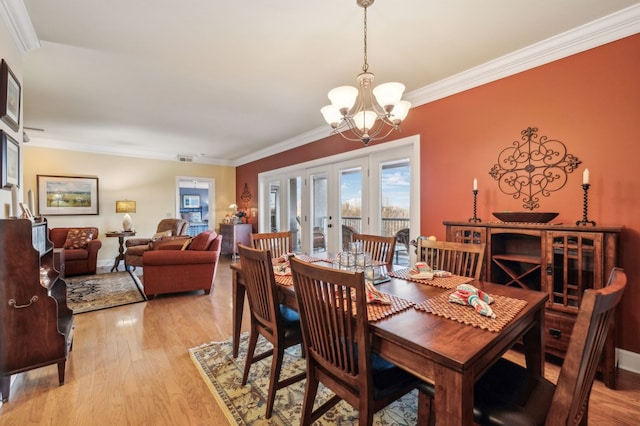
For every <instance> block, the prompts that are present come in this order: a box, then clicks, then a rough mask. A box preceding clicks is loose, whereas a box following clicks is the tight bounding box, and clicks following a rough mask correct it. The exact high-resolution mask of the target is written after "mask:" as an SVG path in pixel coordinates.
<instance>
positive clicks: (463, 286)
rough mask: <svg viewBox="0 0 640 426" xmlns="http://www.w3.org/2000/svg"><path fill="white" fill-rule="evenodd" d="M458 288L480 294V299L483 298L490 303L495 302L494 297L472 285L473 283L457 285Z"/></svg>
mask: <svg viewBox="0 0 640 426" xmlns="http://www.w3.org/2000/svg"><path fill="white" fill-rule="evenodd" d="M456 289H457V290H466V291H470V292H471V293H473V294H476V295H478V297H479V298H480V300H482V301H483V302H485V303H489V304H491V303H493V297H491V296H489V295H488V294H487V293H485V292H484V291H482V290H480V289H478V288H476V287H474V286H472V285H471V284H460V285H459V286H458V287H456Z"/></svg>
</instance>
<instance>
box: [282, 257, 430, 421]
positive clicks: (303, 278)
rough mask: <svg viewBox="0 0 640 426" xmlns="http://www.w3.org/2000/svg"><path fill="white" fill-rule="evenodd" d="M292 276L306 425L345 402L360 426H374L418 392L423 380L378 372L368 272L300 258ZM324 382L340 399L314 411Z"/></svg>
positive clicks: (399, 372)
mask: <svg viewBox="0 0 640 426" xmlns="http://www.w3.org/2000/svg"><path fill="white" fill-rule="evenodd" d="M291 272H292V276H293V285H294V288H295V293H296V298H297V300H298V309H299V313H300V323H301V327H302V335H303V340H304V347H305V350H306V354H307V384H306V388H305V396H304V402H303V406H302V419H301V424H302V425H310V424H311V423H313V422H314V421H316V420H317V419H318V418H320V417H321V416H322V415H323V414H324V413H325V412H326V411H327V410H329V409H330V408H331V407H332V406H334V405H335V404H336V403H337V402H339V401H340V400H344V401H346V402H347V403H348V404H350V405H351V406H353V407H355V408H357V409H358V410H359V412H360V415H359V424H360V425H370V424H371V423H372V420H373V413H375V412H376V411H378V410H379V409H381V408H383V407H385V406H386V405H388V404H389V403H391V402H393V401H395V400H396V399H398V398H399V397H401V396H402V395H404V394H406V393H408V392H410V391H411V390H412V389H414V388H416V386H417V384H418V383H419V380H418V379H416V378H415V377H413V376H411V375H410V374H408V373H406V372H404V371H402V370H400V369H399V368H398V367H396V366H394V365H393V364H391V363H388V362H386V361H381V362H383V363H386V365H387V366H388V368H385V369H384V370H376V368H374V365H373V361H372V359H373V357H374V356H376V355H372V354H371V347H370V336H369V322H368V316H367V302H366V293H365V283H364V273H363V272H352V271H345V270H339V269H332V268H329V267H324V266H319V265H317V264H313V263H307V262H303V261H301V260H299V259H297V258H292V259H291ZM380 360H382V358H380ZM320 382H321V383H323V384H324V385H325V386H327V387H328V388H329V389H331V391H333V392H334V394H335V396H334V397H332V398H330V399H329V400H328V401H327V402H325V403H324V404H322V405H321V406H320V407H318V408H317V409H316V410H315V411H314V410H313V406H314V401H315V397H316V393H317V390H318V385H319V383H320ZM380 389H384V392H380Z"/></svg>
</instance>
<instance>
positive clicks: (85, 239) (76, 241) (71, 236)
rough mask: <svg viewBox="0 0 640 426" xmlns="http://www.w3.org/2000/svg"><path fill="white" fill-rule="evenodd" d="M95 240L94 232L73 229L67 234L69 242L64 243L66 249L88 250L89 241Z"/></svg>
mask: <svg viewBox="0 0 640 426" xmlns="http://www.w3.org/2000/svg"><path fill="white" fill-rule="evenodd" d="M91 240H93V230H91V229H86V228H85V229H77V228H73V229H70V230H69V232H67V240H66V241H65V242H64V248H65V249H81V248H87V246H88V245H89V241H91Z"/></svg>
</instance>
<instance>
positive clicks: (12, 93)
mask: <svg viewBox="0 0 640 426" xmlns="http://www.w3.org/2000/svg"><path fill="white" fill-rule="evenodd" d="M20 90H21V87H20V82H19V81H18V79H17V78H16V76H15V74H13V71H11V68H9V65H8V64H7V61H5V60H4V59H3V60H2V63H1V64H0V118H1V119H2V121H4V122H5V123H7V124H8V125H9V127H11V128H12V129H13V130H15V131H16V132H17V131H18V129H19V128H20Z"/></svg>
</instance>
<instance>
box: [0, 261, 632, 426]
mask: <svg viewBox="0 0 640 426" xmlns="http://www.w3.org/2000/svg"><path fill="white" fill-rule="evenodd" d="M229 263H230V261H229V259H228V258H226V259H224V260H223V264H222V265H220V267H219V268H218V277H217V279H216V283H215V287H214V290H213V291H212V292H211V294H210V295H209V296H204V295H202V293H196V294H184V295H172V296H161V297H158V298H156V299H155V300H153V301H150V302H146V303H137V304H134V305H128V306H122V307H118V308H112V309H107V310H104V311H97V312H89V313H85V314H81V315H77V316H76V317H75V321H76V334H75V340H74V346H73V351H72V353H71V355H70V357H69V361H68V362H67V370H66V380H65V384H64V386H58V375H57V368H56V367H55V366H49V367H43V368H40V369H37V370H33V371H30V372H26V373H23V374H19V375H17V376H16V380H15V382H14V384H13V386H12V387H11V395H10V400H9V402H8V403H5V404H4V405H0V425H30V424H42V425H80V426H82V425H211V424H218V425H224V424H227V421H226V420H225V417H224V415H223V413H222V411H221V409H220V407H219V406H218V404H217V403H216V402H215V400H214V398H213V396H212V395H211V392H210V390H209V388H208V387H207V385H206V384H205V382H204V380H203V379H202V378H201V377H200V374H199V373H198V371H197V370H196V368H195V367H194V365H193V362H192V361H191V359H190V357H189V354H188V352H187V350H188V349H189V348H192V347H195V346H199V345H201V344H203V343H207V342H210V341H219V340H225V339H227V338H228V337H229V336H230V335H231V292H230V290H231V278H230V277H231V274H230V272H229V267H228V265H229ZM246 313H247V309H245V321H244V323H243V329H245V330H248V321H247V315H246ZM512 356H515V357H517V356H518V355H517V354H516V355H512ZM546 371H547V376H548V377H549V378H551V379H552V380H555V378H556V377H557V372H558V367H557V366H555V365H551V364H547V369H546ZM589 414H590V422H589V423H590V424H592V425H636V424H638V419H639V418H640V375H635V374H632V373H629V372H626V371H623V370H620V373H619V389H618V390H616V391H612V390H609V389H607V388H606V387H605V386H604V385H603V384H602V383H601V382H599V381H596V383H595V384H594V388H593V391H592V395H591V406H590V413H589Z"/></svg>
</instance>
